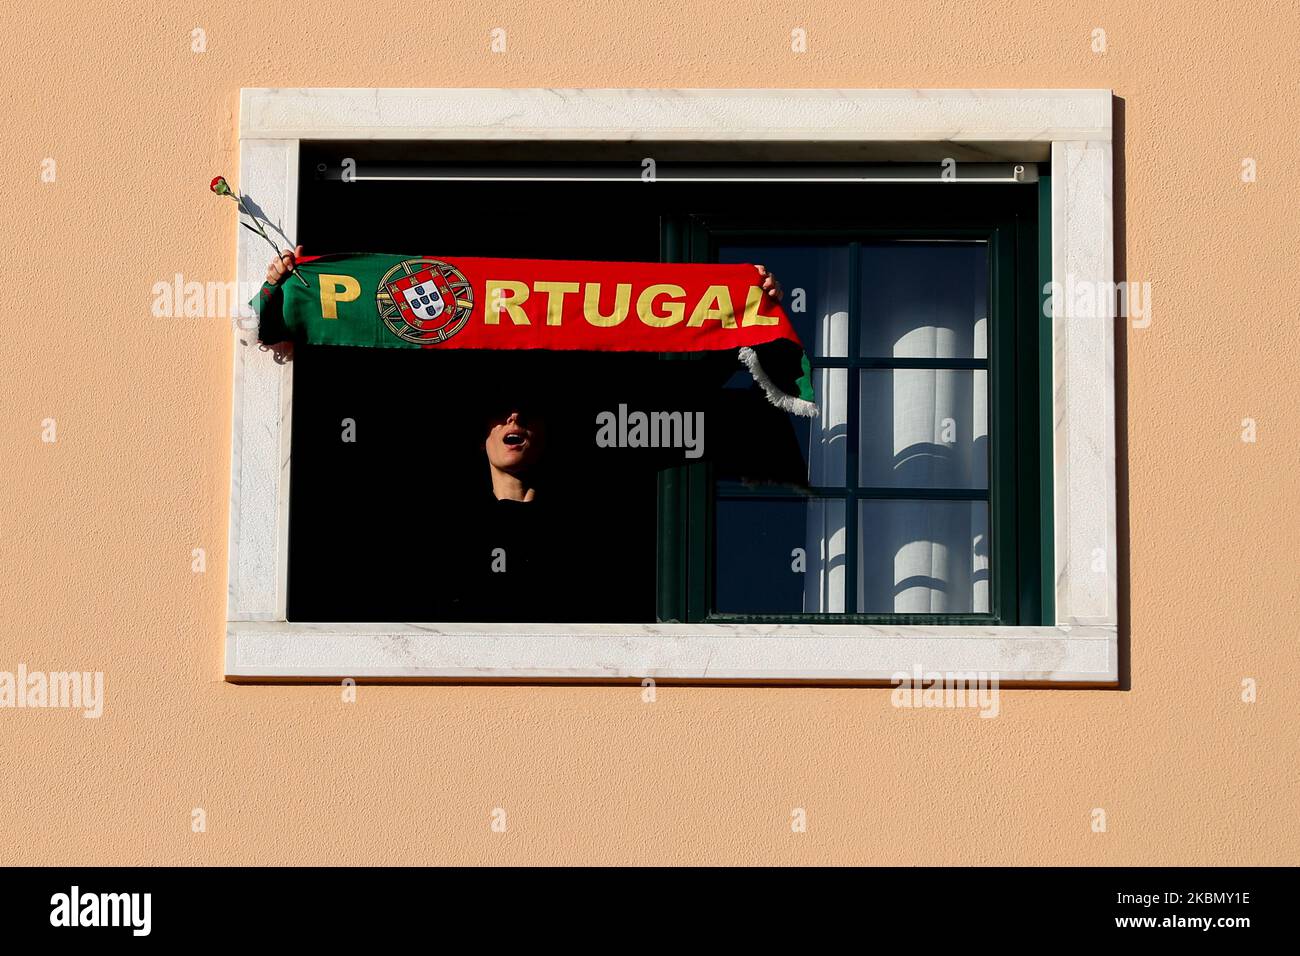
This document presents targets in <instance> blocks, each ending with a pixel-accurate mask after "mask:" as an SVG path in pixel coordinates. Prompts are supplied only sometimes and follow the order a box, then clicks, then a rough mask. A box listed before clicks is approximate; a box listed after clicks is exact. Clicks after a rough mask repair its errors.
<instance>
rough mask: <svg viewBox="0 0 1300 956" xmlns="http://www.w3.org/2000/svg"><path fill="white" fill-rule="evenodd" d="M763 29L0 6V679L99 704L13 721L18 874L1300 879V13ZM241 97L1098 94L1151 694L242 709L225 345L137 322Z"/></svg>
mask: <svg viewBox="0 0 1300 956" xmlns="http://www.w3.org/2000/svg"><path fill="white" fill-rule="evenodd" d="M757 6H758V5H755V4H749V3H738V2H733V0H713V2H709V3H687V4H672V3H644V4H630V3H617V4H615V3H609V4H602V3H582V4H571V5H551V4H538V3H519V2H497V3H492V4H488V5H473V4H471V5H468V6H466V5H464V4H439V3H431V2H428V0H421V2H419V3H414V2H395V3H385V4H373V5H371V4H367V3H365V2H363V0H353V2H348V3H337V2H320V3H316V4H312V5H310V6H306V5H304V6H302V7H299V8H298V9H297V10H296V11H295V12H294V13H293V14H292V15H290V14H289V13H288V12H287V10H288V7H287V6H286V5H281V4H275V3H265V4H250V3H246V2H232V3H223V4H215V5H214V4H202V3H192V2H182V3H167V4H161V3H159V4H155V5H153V8H152V9H147V10H146V9H137V8H136V6H135V5H127V4H122V3H112V2H110V3H108V4H100V5H98V6H96V7H94V8H93V14H92V15H88V12H89V10H90V8H87V7H86V6H84V5H81V4H70V3H66V2H62V0H56V2H51V3H36V4H23V5H20V6H11V7H9V8H7V9H6V12H5V14H4V15H3V16H4V20H5V21H6V28H5V29H4V30H3V31H0V70H2V71H3V74H4V82H3V84H0V97H3V102H4V123H3V130H2V131H0V141H2V142H3V152H2V155H3V157H4V170H5V174H6V175H5V176H4V180H3V184H0V195H2V196H3V222H4V226H3V229H4V233H5V237H6V242H5V253H6V264H7V265H6V268H5V270H4V296H3V303H4V315H3V320H2V321H0V329H2V330H3V331H2V333H0V334H2V335H3V355H2V359H3V361H2V369H3V370H2V376H3V377H2V380H0V395H2V396H3V414H2V415H0V430H2V431H0V435H2V440H3V448H4V466H3V468H0V489H2V493H0V536H2V537H3V574H0V670H6V671H15V670H16V669H17V667H18V665H19V664H20V663H23V664H25V665H26V666H27V667H28V668H29V669H33V670H72V669H77V670H90V671H94V670H102V671H103V672H104V673H105V680H106V695H107V701H106V704H105V711H104V715H103V717H102V718H100V719H98V720H87V719H83V718H82V717H81V715H80V714H79V713H76V712H69V711H60V710H17V709H4V710H0V752H2V753H3V754H4V756H5V764H6V767H5V772H4V773H0V863H44V862H57V863H167V862H178V863H218V862H220V863H240V862H257V863H345V862H394V863H416V862H423V861H440V862H460V863H465V862H514V863H540V862H599V863H614V862H634V863H703V862H719V861H720V862H736V863H760V862H761V863H781V862H801V863H808V862H815V861H833V862H867V863H921V862H932V863H1016V862H1020V863H1066V862H1079V863H1086V864H1103V863H1171V864H1193V863H1211V862H1226V863H1284V862H1295V861H1296V859H1297V850H1298V849H1300V827H1298V826H1297V814H1296V785H1297V760H1296V756H1297V746H1296V743H1297V730H1296V724H1295V711H1296V688H1297V686H1300V673H1298V671H1300V667H1298V665H1297V659H1298V658H1300V653H1298V651H1297V635H1298V633H1300V626H1298V625H1297V621H1296V611H1297V603H1298V602H1297V565H1298V564H1300V562H1297V558H1296V554H1297V550H1296V547H1297V546H1296V540H1297V538H1300V517H1298V515H1300V508H1297V507H1296V504H1295V502H1296V500H1297V498H1298V497H1300V482H1298V481H1297V468H1296V449H1297V421H1296V412H1297V407H1300V401H1298V400H1297V393H1296V382H1297V379H1298V378H1300V359H1298V358H1297V352H1298V349H1297V344H1298V339H1300V337H1298V336H1297V333H1296V328H1297V322H1298V321H1300V315H1298V314H1297V306H1296V298H1295V297H1294V296H1292V295H1290V294H1289V292H1290V291H1291V289H1292V286H1291V282H1292V280H1293V277H1294V276H1295V274H1296V271H1297V264H1298V261H1297V257H1296V243H1295V238H1294V237H1295V230H1296V224H1297V221H1300V216H1297V212H1298V211H1300V210H1298V208H1297V207H1298V205H1300V202H1298V200H1297V196H1298V195H1300V192H1298V191H1297V189H1296V170H1295V154H1294V149H1295V131H1296V125H1295V124H1296V119H1295V118H1296V116H1297V115H1300V92H1298V90H1300V85H1298V84H1297V82H1296V78H1295V77H1296V67H1297V57H1296V52H1295V51H1296V49H1297V48H1298V47H1300V26H1298V20H1297V15H1296V13H1295V10H1294V7H1293V6H1292V5H1291V4H1289V3H1277V4H1253V3H1234V4H1221V3H1212V2H1208V0H1189V2H1184V3H1177V4H1165V3H1146V4H1132V3H1100V4H1091V5H1080V4H1077V3H1070V2H1061V0H1037V2H1033V3H1028V2H1023V0H1006V2H998V3H988V2H979V3H970V4H966V3H956V2H951V0H950V2H892V3H874V4H866V3H859V2H842V3H821V2H814V0H807V2H801V3H787V4H777V5H772V6H770V7H769V10H770V12H769V13H767V14H765V15H759V14H758V13H756V12H755V9H756V7H757ZM497 26H501V27H505V28H506V30H507V31H508V52H507V53H505V54H492V53H490V52H489V48H488V47H489V37H488V32H489V30H490V29H491V28H493V27H497ZM196 27H201V28H203V29H204V30H205V31H206V34H207V44H208V45H207V51H206V52H204V53H194V52H192V51H191V31H192V30H193V29H194V28H196ZM794 27H803V28H805V29H806V30H807V31H808V36H809V51H808V52H807V53H805V54H795V53H792V52H790V31H791V29H792V28H794ZM1096 27H1102V28H1104V29H1105V31H1106V39H1107V50H1106V52H1105V53H1103V54H1098V53H1095V52H1093V50H1092V48H1091V42H1092V41H1091V32H1092V30H1093V29H1094V28H1096ZM412 28H415V29H416V30H417V33H415V34H408V33H407V31H408V30H410V29H412ZM262 86H321V87H325V86H360V87H372V86H579V87H581V86H590V87H640V86H656V87H674V86H680V87H712V86H717V87H741V86H788V87H837V86H847V87H1035V88H1036V87H1087V88H1112V89H1113V90H1114V91H1115V93H1116V95H1117V96H1118V97H1120V98H1121V99H1122V101H1123V113H1122V116H1123V127H1122V136H1123V139H1122V157H1123V164H1122V173H1123V182H1122V184H1121V186H1122V189H1121V193H1120V202H1121V203H1122V206H1121V207H1120V208H1118V209H1117V219H1119V221H1120V222H1121V224H1122V231H1121V233H1120V235H1119V237H1118V239H1119V241H1120V242H1122V246H1121V248H1122V250H1123V251H1122V257H1121V267H1122V268H1123V269H1124V271H1123V272H1122V273H1121V274H1120V275H1119V277H1120V278H1128V279H1129V280H1130V281H1149V282H1150V283H1151V287H1152V307H1153V316H1152V322H1151V325H1150V326H1149V327H1148V328H1145V329H1130V330H1129V331H1128V332H1127V335H1126V337H1125V338H1124V339H1122V340H1121V341H1120V343H1119V346H1118V348H1117V363H1118V365H1119V369H1120V372H1119V377H1120V387H1121V390H1122V391H1121V394H1120V396H1119V398H1118V401H1117V405H1118V407H1119V408H1120V409H1121V420H1120V423H1119V432H1120V436H1121V446H1120V457H1121V473H1120V497H1121V502H1120V510H1121V530H1125V519H1126V520H1127V548H1125V545H1124V544H1121V555H1122V556H1123V557H1125V558H1126V568H1125V569H1124V571H1125V573H1126V581H1127V583H1126V584H1125V585H1124V586H1123V587H1122V589H1121V591H1122V596H1123V597H1124V598H1125V607H1124V609H1123V610H1124V623H1125V628H1124V630H1125V633H1126V635H1128V636H1127V637H1126V638H1125V641H1126V643H1127V644H1128V645H1129V647H1130V653H1131V657H1130V660H1129V670H1130V672H1131V673H1130V678H1131V688H1130V689H1128V690H1124V691H1052V690H1036V691H1034V690H1020V691H1015V690H1012V691H1004V692H1003V694H1002V701H1001V715H1000V716H999V717H997V719H992V720H981V719H979V718H978V717H977V716H976V714H975V713H974V712H972V711H968V710H967V711H962V710H928V711H907V710H897V709H895V708H893V707H891V706H890V694H889V691H888V690H886V689H826V688H822V689H791V688H767V689H764V688H738V687H713V688H697V687H676V688H674V687H661V688H660V689H659V693H658V699H657V701H656V702H655V703H652V704H647V703H643V702H642V699H641V690H640V688H639V687H629V686H612V687H610V686H604V687H574V686H568V687H546V686H541V687H539V686H512V687H484V686H433V687H428V686H426V687H400V686H384V687H375V686H362V687H361V688H360V689H359V691H358V697H357V700H356V702H355V703H351V704H348V703H344V702H343V701H342V700H341V695H340V692H339V689H338V688H337V687H329V686H326V687H303V686H294V687H265V686H261V687H258V686H234V685H232V684H229V683H226V682H225V681H224V680H223V678H222V674H223V669H222V649H223V648H222V639H223V623H224V619H225V583H226V575H225V552H226V521H227V495H228V486H229V460H230V418H231V413H230V393H231V367H232V347H233V346H232V335H231V331H230V324H229V321H228V320H222V319H218V318H213V319H155V318H153V317H152V316H151V315H150V303H151V301H152V294H151V289H152V286H153V284H154V283H155V282H158V281H160V280H167V279H170V278H171V277H172V276H173V275H174V274H175V273H177V272H180V273H183V274H184V275H185V276H187V277H192V278H197V279H200V280H201V281H202V280H208V279H223V280H224V279H229V278H233V269H234V240H235V231H236V228H237V227H236V226H235V221H234V218H233V216H232V215H231V209H230V208H229V207H228V205H227V204H226V203H224V202H220V201H218V200H216V199H215V198H213V197H212V196H211V195H210V194H209V193H208V192H207V183H208V180H209V178H210V177H211V176H213V175H214V174H216V173H218V172H224V173H226V174H227V175H229V176H231V177H232V180H233V179H234V178H235V177H236V175H237V171H238V170H237V152H238V149H237V147H238V144H237V137H236V125H237V108H238V96H239V89H240V87H262ZM1246 157H1252V158H1254V159H1255V160H1256V161H1257V164H1258V180H1257V181H1256V182H1253V183H1243V182H1242V180H1241V177H1240V169H1241V163H1242V160H1243V159H1244V158H1246ZM46 158H53V159H54V160H55V161H56V162H57V178H56V180H55V181H54V182H52V183H46V182H43V181H42V178H41V169H42V166H41V164H42V161H43V160H45V159H46ZM74 287H75V288H74ZM50 418H52V419H55V420H56V422H57V441H56V442H53V443H49V442H44V441H42V440H41V433H42V428H43V426H42V422H43V421H44V420H45V419H50ZM1244 418H1252V419H1254V420H1255V421H1256V422H1257V429H1258V432H1257V434H1258V440H1257V441H1256V442H1254V443H1246V442H1243V441H1242V439H1241V431H1242V420H1243V419H1244ZM194 548H205V549H206V551H207V560H208V570H207V572H206V573H204V574H195V573H192V571H191V551H192V549H194ZM1244 678H1253V679H1255V680H1256V681H1257V682H1258V688H1259V692H1258V693H1259V696H1258V700H1257V701H1256V702H1255V703H1244V702H1243V701H1242V699H1241V686H1242V681H1243V679H1244ZM496 807H502V808H505V810H506V811H507V814H508V816H507V820H508V830H507V832H505V833H495V832H493V831H492V829H491V828H490V823H491V813H492V811H493V809H494V808H496ZM796 807H802V808H805V809H806V811H807V819H808V829H807V832H806V833H792V832H791V827H790V815H791V810H792V808H796ZM194 808H203V810H204V811H205V812H206V815H207V829H206V832H203V833H194V832H192V829H191V814H192V811H193V810H194ZM1094 808H1102V809H1104V810H1105V811H1106V814H1107V831H1106V832H1105V833H1094V832H1093V831H1092V828H1091V826H1090V824H1091V820H1092V817H1091V812H1092V810H1093V809H1094Z"/></svg>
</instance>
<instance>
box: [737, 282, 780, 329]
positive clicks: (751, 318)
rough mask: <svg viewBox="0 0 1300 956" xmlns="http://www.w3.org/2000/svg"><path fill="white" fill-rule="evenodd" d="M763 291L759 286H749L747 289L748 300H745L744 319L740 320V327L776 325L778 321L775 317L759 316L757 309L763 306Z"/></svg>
mask: <svg viewBox="0 0 1300 956" xmlns="http://www.w3.org/2000/svg"><path fill="white" fill-rule="evenodd" d="M763 295H764V293H763V289H762V287H761V286H756V285H751V286H750V287H749V298H747V299H746V300H745V317H744V318H743V319H741V320H740V324H741V325H778V324H779V323H780V321H781V320H780V319H778V318H777V317H776V316H775V315H759V314H758V307H759V306H760V305H762V304H763Z"/></svg>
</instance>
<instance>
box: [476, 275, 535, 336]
mask: <svg viewBox="0 0 1300 956" xmlns="http://www.w3.org/2000/svg"><path fill="white" fill-rule="evenodd" d="M484 291H485V292H486V293H487V304H486V305H485V306H484V307H483V324H484V325H498V324H500V322H501V313H502V311H503V310H504V311H505V312H508V313H509V314H510V321H511V322H513V323H514V324H515V325H528V324H529V322H528V313H527V312H525V311H524V310H523V309H522V308H520V306H522V305H523V304H524V303H525V302H527V301H528V285H527V283H524V282H514V281H512V280H510V279H488V280H487V282H486V283H485V286H484ZM506 293H510V294H509V295H506Z"/></svg>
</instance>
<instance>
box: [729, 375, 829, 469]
mask: <svg viewBox="0 0 1300 956" xmlns="http://www.w3.org/2000/svg"><path fill="white" fill-rule="evenodd" d="M812 382H813V392H814V393H815V394H816V398H817V407H818V410H819V412H820V414H819V416H818V417H817V418H803V417H802V416H799V415H790V414H788V413H786V412H783V411H781V410H780V409H778V408H777V407H776V406H774V405H772V403H771V402H769V401H768V400H767V396H766V395H764V394H763V390H762V388H760V387H759V386H758V385H757V384H756V383H755V382H754V378H753V376H752V375H750V374H749V370H748V369H743V368H742V369H740V370H739V371H737V372H736V373H735V374H734V375H733V376H732V377H731V379H730V380H729V381H728V382H727V384H726V387H725V388H724V389H723V395H722V400H723V410H722V414H720V415H718V416H716V418H715V419H710V425H712V423H713V421H715V420H716V421H719V422H721V427H719V428H717V429H714V430H713V431H712V432H711V434H710V435H709V439H708V441H709V448H710V454H711V457H712V460H713V462H714V475H715V476H716V477H717V478H719V479H723V480H731V481H745V482H752V483H760V484H761V483H764V482H772V483H777V484H787V485H796V486H804V485H833V486H835V487H841V488H842V487H843V486H844V484H845V482H846V466H845V461H846V457H845V450H846V448H847V446H848V410H849V399H848V394H849V371H848V369H843V368H817V369H813V371H812Z"/></svg>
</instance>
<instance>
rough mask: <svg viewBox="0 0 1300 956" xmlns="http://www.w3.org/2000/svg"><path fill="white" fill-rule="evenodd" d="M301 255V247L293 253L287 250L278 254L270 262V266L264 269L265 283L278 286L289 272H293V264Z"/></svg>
mask: <svg viewBox="0 0 1300 956" xmlns="http://www.w3.org/2000/svg"><path fill="white" fill-rule="evenodd" d="M300 255H302V246H298V247H297V248H296V249H294V250H293V252H290V251H289V250H288V249H286V250H284V252H282V253H280V254H279V255H278V256H276V257H275V258H274V259H272V260H271V264H270V265H269V266H267V267H266V281H267V282H269V283H271V285H279V284H280V282H281V280H283V279H284V277H285V276H287V275H288V274H289V273H290V272H292V271H293V267H294V263H296V262H297V261H298V257H299V256H300Z"/></svg>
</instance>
